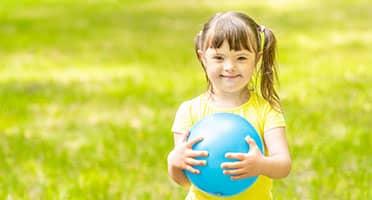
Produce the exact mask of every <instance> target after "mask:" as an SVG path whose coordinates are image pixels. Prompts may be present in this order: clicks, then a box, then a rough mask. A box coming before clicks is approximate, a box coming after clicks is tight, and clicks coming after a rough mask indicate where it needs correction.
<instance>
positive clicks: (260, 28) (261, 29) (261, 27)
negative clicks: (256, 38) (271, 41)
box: [258, 25, 266, 33]
mask: <svg viewBox="0 0 372 200" xmlns="http://www.w3.org/2000/svg"><path fill="white" fill-rule="evenodd" d="M265 29H266V27H265V26H264V25H259V26H258V31H260V32H262V33H263V32H265Z"/></svg>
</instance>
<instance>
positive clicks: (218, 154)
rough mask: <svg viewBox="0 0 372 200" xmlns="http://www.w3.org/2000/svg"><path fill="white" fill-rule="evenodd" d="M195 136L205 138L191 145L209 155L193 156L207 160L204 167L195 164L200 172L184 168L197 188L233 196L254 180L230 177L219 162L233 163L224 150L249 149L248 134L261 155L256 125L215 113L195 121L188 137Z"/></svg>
mask: <svg viewBox="0 0 372 200" xmlns="http://www.w3.org/2000/svg"><path fill="white" fill-rule="evenodd" d="M197 136H202V137H203V138H204V139H203V140H202V141H201V142H199V143H196V144H195V145H193V150H206V151H208V153H209V154H208V157H200V158H196V159H200V160H206V161H207V165H206V166H194V168H196V169H198V170H199V171H200V174H193V173H191V172H189V171H186V170H185V171H184V172H185V174H186V176H187V178H188V179H189V180H190V181H191V182H192V183H193V184H194V185H195V186H196V187H197V188H199V189H200V190H202V191H204V192H206V193H209V194H211V195H216V196H233V195H236V194H239V193H241V192H243V191H245V190H246V189H248V188H249V187H250V186H252V185H253V183H255V181H256V180H257V176H254V177H248V178H245V179H239V180H231V175H225V174H223V169H222V168H221V164H222V163H223V162H232V161H234V160H233V159H228V158H225V154H226V153H227V152H235V153H237V152H242V153H247V152H248V151H249V145H248V144H247V142H246V140H245V137H246V136H250V137H251V138H252V139H253V140H254V141H255V142H256V144H257V146H258V147H259V149H260V150H261V152H262V154H264V149H263V143H262V140H261V137H260V136H259V134H258V133H257V131H256V130H255V128H254V127H253V126H252V125H251V124H250V123H249V122H248V121H247V120H245V119H244V118H243V117H241V116H239V115H236V114H231V113H216V114H213V115H209V116H207V117H205V118H204V119H202V120H200V121H199V122H197V123H196V124H195V125H194V126H193V127H192V128H191V130H190V135H189V137H188V140H191V139H193V138H195V137H197Z"/></svg>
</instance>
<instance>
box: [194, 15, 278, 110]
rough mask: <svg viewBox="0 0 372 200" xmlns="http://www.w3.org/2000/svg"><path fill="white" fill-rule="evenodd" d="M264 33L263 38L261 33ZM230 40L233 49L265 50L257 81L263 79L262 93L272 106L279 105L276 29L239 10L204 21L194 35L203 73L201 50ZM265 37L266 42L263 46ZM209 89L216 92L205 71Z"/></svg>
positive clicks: (215, 46) (216, 46)
mask: <svg viewBox="0 0 372 200" xmlns="http://www.w3.org/2000/svg"><path fill="white" fill-rule="evenodd" d="M261 33H263V35H264V36H263V38H262V36H261ZM225 40H227V42H228V44H229V46H230V49H231V50H235V51H238V50H242V49H246V50H248V51H250V52H254V53H256V55H257V54H258V53H260V52H262V62H261V66H260V68H259V69H258V70H257V74H256V75H257V76H256V81H255V87H256V86H257V82H258V81H257V80H260V83H259V85H260V90H259V92H260V94H261V95H262V97H263V98H264V99H265V100H267V101H268V102H269V103H270V105H271V106H272V107H273V108H279V106H280V102H279V100H280V99H279V96H278V94H277V92H276V91H275V88H274V81H275V79H276V80H277V79H278V78H277V70H276V61H275V55H276V39H275V36H274V34H273V32H272V31H271V30H270V29H268V28H265V27H263V26H260V25H258V24H257V23H256V22H255V21H254V20H253V19H252V18H250V17H249V16H247V15H245V14H244V13H240V12H231V11H230V12H224V13H217V14H216V15H214V16H213V17H212V18H211V19H209V21H208V22H207V23H205V24H204V26H203V29H202V31H200V32H199V33H198V34H197V36H196V38H195V51H196V55H197V56H198V59H199V61H200V62H201V64H202V67H203V69H204V72H206V68H205V66H204V64H203V62H202V60H201V58H200V55H199V53H198V50H201V51H205V50H206V49H208V48H220V47H221V45H222V44H223V42H224V41H225ZM262 40H263V45H261V43H262ZM205 76H206V79H207V82H208V88H209V89H210V90H211V92H213V86H212V85H211V82H210V80H209V79H208V76H207V74H206V73H205Z"/></svg>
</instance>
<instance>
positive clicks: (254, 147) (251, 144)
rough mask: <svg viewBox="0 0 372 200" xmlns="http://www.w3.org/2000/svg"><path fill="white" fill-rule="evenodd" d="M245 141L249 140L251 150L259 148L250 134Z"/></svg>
mask: <svg viewBox="0 0 372 200" xmlns="http://www.w3.org/2000/svg"><path fill="white" fill-rule="evenodd" d="M245 141H247V143H248V145H249V151H251V150H252V149H256V148H257V144H256V142H255V141H254V140H253V139H252V138H251V137H250V136H247V137H245Z"/></svg>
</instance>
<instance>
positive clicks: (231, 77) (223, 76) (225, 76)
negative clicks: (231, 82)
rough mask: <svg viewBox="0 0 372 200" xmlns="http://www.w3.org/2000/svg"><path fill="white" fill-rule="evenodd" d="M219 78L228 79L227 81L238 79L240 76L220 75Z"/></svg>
mask: <svg viewBox="0 0 372 200" xmlns="http://www.w3.org/2000/svg"><path fill="white" fill-rule="evenodd" d="M220 77H221V78H228V79H233V78H238V77H240V75H239V74H238V75H222V74H221V75H220Z"/></svg>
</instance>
